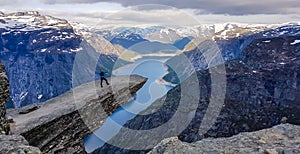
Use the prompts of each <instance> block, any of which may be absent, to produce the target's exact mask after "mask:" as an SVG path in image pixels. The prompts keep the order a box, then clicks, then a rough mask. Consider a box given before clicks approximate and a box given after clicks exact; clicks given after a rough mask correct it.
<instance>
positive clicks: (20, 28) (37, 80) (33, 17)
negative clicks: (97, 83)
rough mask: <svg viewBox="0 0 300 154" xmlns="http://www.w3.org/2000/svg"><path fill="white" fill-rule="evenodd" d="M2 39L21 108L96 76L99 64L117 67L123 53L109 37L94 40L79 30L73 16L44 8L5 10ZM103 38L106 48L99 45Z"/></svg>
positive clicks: (0, 21)
mask: <svg viewBox="0 0 300 154" xmlns="http://www.w3.org/2000/svg"><path fill="white" fill-rule="evenodd" d="M0 38H1V41H0V54H1V57H0V60H1V61H2V62H3V63H4V65H5V68H6V70H7V74H8V78H9V82H10V93H11V96H10V101H9V102H10V103H11V104H13V106H14V107H16V108H20V107H22V106H25V105H28V104H32V103H39V102H43V101H46V100H48V99H50V98H53V97H56V96H58V95H60V94H62V93H64V92H66V91H68V90H70V89H71V88H72V87H73V86H78V85H80V84H82V83H85V82H88V81H91V80H94V79H95V66H93V65H96V68H99V69H100V68H103V69H111V68H112V67H113V65H114V62H115V61H116V59H117V56H118V55H117V54H118V53H119V52H117V51H115V50H111V49H112V48H113V47H112V45H111V44H110V43H109V42H107V41H106V40H105V39H101V37H99V36H96V37H93V39H94V38H98V40H97V41H98V42H97V43H93V39H85V36H81V34H79V33H77V32H75V31H74V28H73V27H72V25H71V24H70V23H68V21H66V20H64V19H58V18H54V17H51V16H44V15H40V14H39V13H38V12H17V13H10V14H4V13H3V14H1V15H0ZM89 42H90V43H89ZM101 42H103V43H104V44H105V45H104V46H105V48H102V49H98V46H99V44H101ZM100 50H101V51H100ZM99 51H100V52H99ZM99 57H100V58H99ZM98 58H99V59H98ZM87 60H88V61H89V62H86V61H87ZM93 63H95V64H93ZM74 71H75V72H74ZM74 73H76V76H74ZM10 107H12V105H10Z"/></svg>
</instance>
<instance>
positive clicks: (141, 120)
mask: <svg viewBox="0 0 300 154" xmlns="http://www.w3.org/2000/svg"><path fill="white" fill-rule="evenodd" d="M297 40H300V37H297V36H295V37H278V38H268V39H257V40H254V41H253V42H252V43H251V44H250V45H249V46H248V47H247V48H246V49H245V50H244V51H243V54H244V55H245V58H244V59H241V60H235V61H231V62H227V63H226V64H225V68H226V72H218V70H220V69H218V68H219V67H223V66H221V65H220V66H217V67H214V68H211V69H210V71H209V70H203V71H199V72H197V78H198V81H199V82H198V81H195V80H193V79H192V78H191V77H190V78H188V79H187V80H186V81H184V82H183V83H182V84H181V85H179V86H177V87H175V88H174V89H171V90H170V91H169V92H168V94H167V95H166V96H164V97H163V98H161V99H159V100H157V101H156V102H154V103H153V104H152V106H151V107H149V108H148V109H147V110H146V111H143V112H142V113H140V115H138V116H137V117H135V118H134V119H132V120H130V121H129V122H127V123H126V124H125V126H124V127H126V128H130V129H133V130H150V129H154V128H157V127H159V126H162V125H163V124H165V123H167V122H168V121H169V120H170V119H171V118H173V116H174V114H175V112H180V111H177V108H178V106H179V103H180V99H182V97H181V96H188V100H185V101H184V102H185V104H186V105H185V106H186V108H185V109H184V110H183V111H182V114H183V116H184V115H186V116H189V115H193V111H194V110H193V109H194V108H193V106H191V105H190V104H188V103H189V102H191V101H193V100H197V98H199V103H198V104H196V105H197V107H196V112H195V115H194V116H193V117H192V120H191V122H190V123H189V124H188V126H187V127H186V128H185V130H184V131H182V132H181V133H180V134H178V138H179V139H180V140H181V141H185V142H196V141H199V140H201V139H203V138H208V137H230V136H233V135H236V134H238V133H241V132H251V131H257V130H261V129H265V128H270V127H272V126H274V125H277V124H279V123H280V122H281V121H287V122H288V123H291V124H296V125H300V118H299V117H300V113H299V102H300V97H299V96H300V75H299V73H298V72H300V56H299V50H300V43H298V44H297V43H296V42H298V41H297ZM211 72H214V76H216V77H218V76H223V75H226V85H227V87H226V94H225V100H224V102H223V100H219V104H220V103H221V105H222V106H221V111H220V113H219V114H218V112H217V110H218V109H219V108H220V106H218V105H217V104H218V103H217V104H212V105H211V106H210V109H211V110H210V111H211V112H210V113H208V114H209V115H214V114H215V113H217V115H216V116H217V119H216V121H215V123H214V124H213V126H212V127H209V129H208V131H207V132H205V133H204V134H202V133H201V132H200V131H202V130H201V129H202V128H203V127H200V125H201V122H202V120H203V117H204V116H205V114H206V111H207V109H208V106H209V104H210V100H209V99H210V98H212V97H217V98H218V96H210V95H211V92H212V91H211V88H212V87H211V86H212V85H211V84H212V83H211ZM222 73H225V74H222ZM195 84H199V87H200V90H201V91H200V93H198V92H197V90H193V89H189V87H193V86H192V85H195ZM222 85H223V84H222V83H220V82H218V83H217V84H216V85H214V86H222ZM182 88H184V89H182ZM215 94H217V95H218V92H217V93H215ZM153 111H155V112H154V113H153ZM149 113H150V114H149ZM180 113H181V112H180ZM177 121H178V122H180V124H181V123H183V122H185V120H184V119H182V117H180V118H178V119H177ZM177 127H180V126H179V125H178V126H177V125H176V126H173V125H172V124H171V125H170V127H169V129H164V130H163V131H162V132H160V134H155V135H157V136H155V137H154V136H153V134H152V135H149V136H143V140H153V138H154V139H156V138H159V136H166V138H168V137H167V136H168V135H166V134H172V131H174V129H175V130H176V128H177ZM170 128H173V129H170ZM200 128H201V129H200ZM131 135H132V134H130V136H129V134H128V131H126V130H125V129H124V130H123V129H121V131H120V132H119V134H118V135H116V136H115V138H113V139H112V140H111V141H110V143H117V142H122V143H123V142H124V143H126V142H133V141H128V140H126V139H127V138H130V137H132V136H131ZM169 137H172V136H169ZM139 144H141V145H142V144H143V143H142V142H136V143H135V145H139ZM129 148H130V147H129ZM149 148H150V147H149ZM110 150H114V151H121V152H124V153H128V152H130V151H129V150H126V149H120V148H117V147H114V146H112V145H109V144H106V145H104V146H103V147H101V148H99V149H98V150H96V151H95V153H101V152H107V151H110ZM145 150H147V149H145Z"/></svg>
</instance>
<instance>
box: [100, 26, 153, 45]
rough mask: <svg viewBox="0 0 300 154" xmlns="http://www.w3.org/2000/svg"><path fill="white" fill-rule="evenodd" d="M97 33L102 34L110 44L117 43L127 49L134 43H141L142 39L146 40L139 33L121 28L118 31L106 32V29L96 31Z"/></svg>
mask: <svg viewBox="0 0 300 154" xmlns="http://www.w3.org/2000/svg"><path fill="white" fill-rule="evenodd" d="M97 33H98V34H100V35H102V36H103V37H104V38H106V39H107V40H108V41H110V42H111V43H112V44H118V45H121V46H122V47H124V48H126V49H128V48H129V47H131V46H133V45H134V44H137V43H141V42H144V41H148V40H146V39H144V38H143V37H142V36H141V35H139V34H136V33H133V32H132V31H130V30H123V31H120V32H114V33H113V32H107V31H104V32H103V31H98V32H97Z"/></svg>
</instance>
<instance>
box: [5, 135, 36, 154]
mask: <svg viewBox="0 0 300 154" xmlns="http://www.w3.org/2000/svg"><path fill="white" fill-rule="evenodd" d="M0 142H1V144H0V153H3V154H4V153H20V154H21V153H31V154H40V153H41V151H40V150H39V149H38V148H37V147H32V146H29V144H28V142H27V141H26V140H25V138H24V137H23V136H21V135H0Z"/></svg>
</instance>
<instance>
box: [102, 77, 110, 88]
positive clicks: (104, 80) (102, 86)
mask: <svg viewBox="0 0 300 154" xmlns="http://www.w3.org/2000/svg"><path fill="white" fill-rule="evenodd" d="M103 80H104V81H105V82H106V84H107V85H109V83H108V81H107V79H105V78H103V77H101V88H102V87H103V85H102V83H103Z"/></svg>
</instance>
